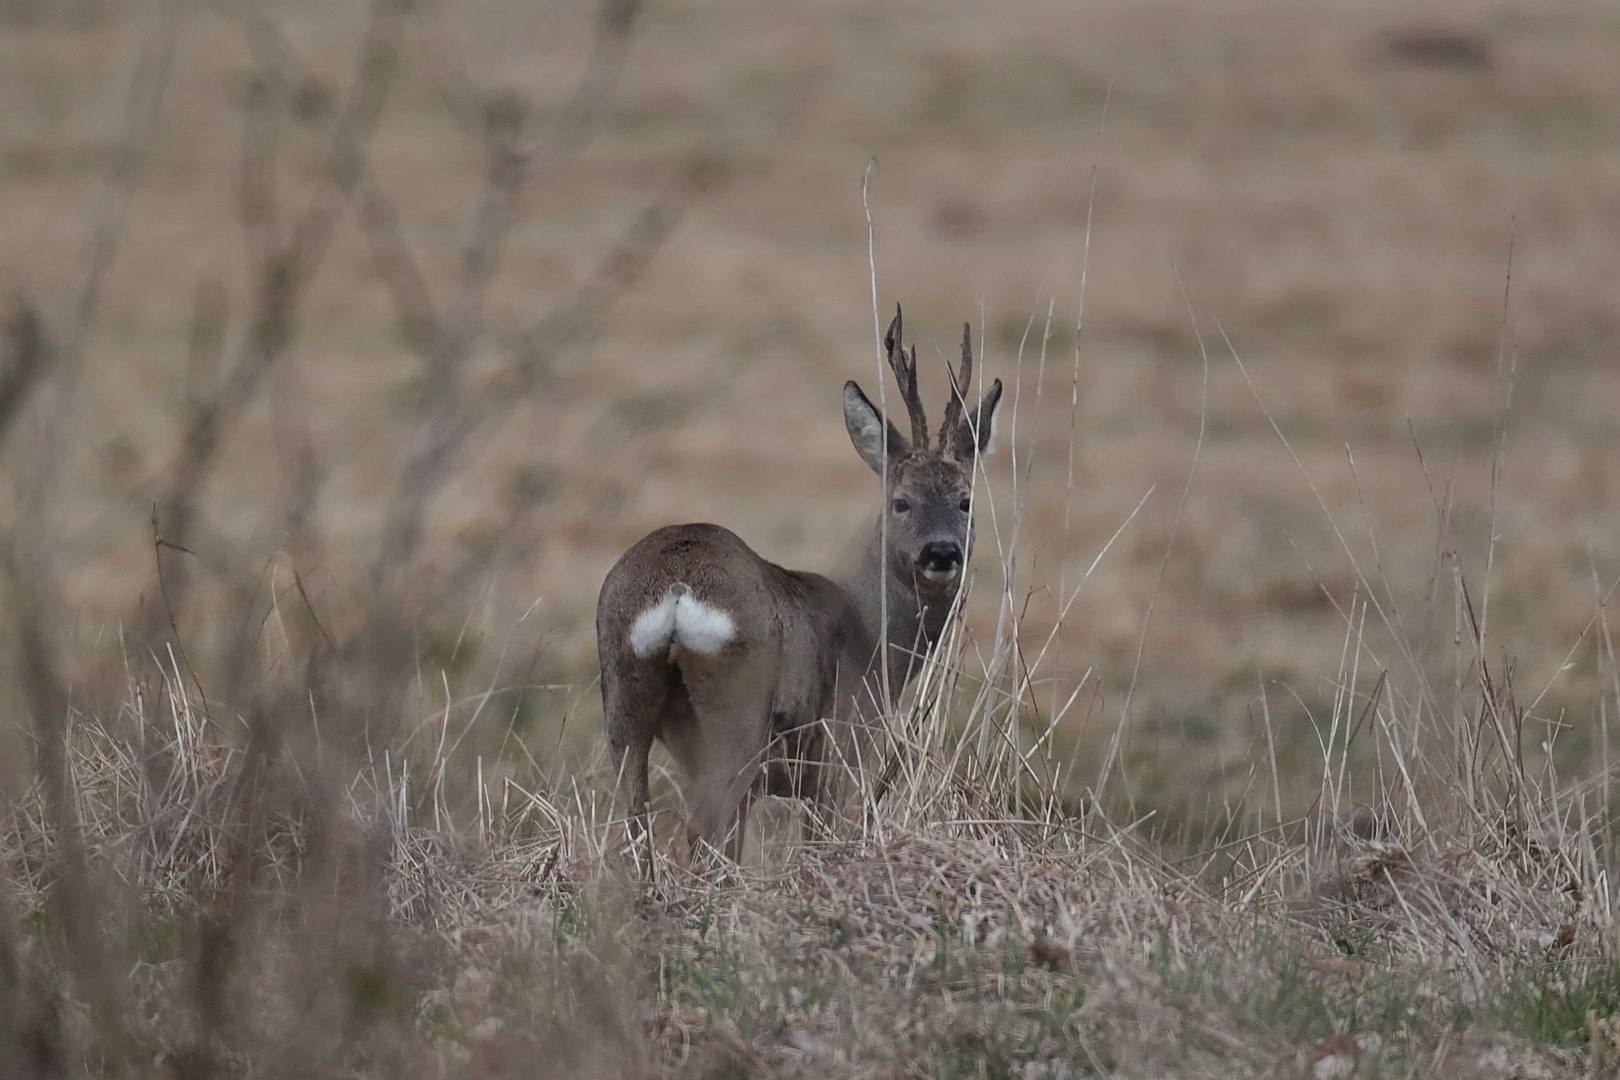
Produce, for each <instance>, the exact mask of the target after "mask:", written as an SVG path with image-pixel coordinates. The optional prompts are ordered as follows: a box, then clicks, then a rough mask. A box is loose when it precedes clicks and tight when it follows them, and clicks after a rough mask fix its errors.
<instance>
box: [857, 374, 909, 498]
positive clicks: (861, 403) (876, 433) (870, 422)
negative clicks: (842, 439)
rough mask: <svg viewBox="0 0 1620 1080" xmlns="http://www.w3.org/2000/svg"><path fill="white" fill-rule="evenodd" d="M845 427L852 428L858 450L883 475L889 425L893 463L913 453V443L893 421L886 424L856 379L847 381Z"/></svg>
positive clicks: (890, 451) (862, 458) (864, 459)
mask: <svg viewBox="0 0 1620 1080" xmlns="http://www.w3.org/2000/svg"><path fill="white" fill-rule="evenodd" d="M844 427H845V428H847V429H848V430H849V441H850V442H852V443H854V444H855V452H856V453H857V454H859V455H861V460H862V461H864V462H866V463H867V464H868V465H870V466H871V467H872V471H873V472H875V473H877V474H878V475H879V476H881V475H883V429H884V428H885V427H887V428H888V429H889V433H888V437H889V442H888V445H889V464H890V465H893V464H894V463H895V462H896V461H899V460H900V459H901V458H903V457H905V456H907V455H908V454H910V453H911V444H910V443H909V442H907V441H906V437H905V436H904V435H902V434H900V432H899V431H897V430H895V426H894V425H893V424H887V425H886V424H884V422H883V417H881V416H879V415H878V411H877V409H876V408H874V407H873V405H872V403H871V402H870V401H868V400H867V398H866V395H865V394H863V393H861V388H860V387H859V386H856V385H855V382H854V381H853V380H851V381H850V382H847V383H845V384H844Z"/></svg>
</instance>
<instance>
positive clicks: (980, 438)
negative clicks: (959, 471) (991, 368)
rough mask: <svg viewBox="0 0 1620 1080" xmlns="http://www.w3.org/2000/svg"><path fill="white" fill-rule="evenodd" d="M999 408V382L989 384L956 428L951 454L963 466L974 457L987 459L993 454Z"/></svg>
mask: <svg viewBox="0 0 1620 1080" xmlns="http://www.w3.org/2000/svg"><path fill="white" fill-rule="evenodd" d="M1000 408H1001V380H1000V379H997V380H996V381H995V382H993V383H991V384H990V389H989V390H986V391H985V393H984V397H982V398H980V399H979V404H978V406H977V407H976V408H975V409H974V410H973V411H972V412H971V413H969V414H968V415H967V416H966V417H965V418H964V419H963V420H962V422H961V423H960V424H958V425H957V427H956V438H955V439H954V440H952V442H951V452H952V453H954V454H955V455H956V459H957V460H958V461H960V462H962V463H963V464H964V465H968V464H972V462H973V459H974V458H975V457H987V456H989V455H990V454H992V453H994V452H995V448H994V446H992V445H991V444H992V443H994V442H995V438H996V413H997V411H999V410H1000Z"/></svg>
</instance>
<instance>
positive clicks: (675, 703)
mask: <svg viewBox="0 0 1620 1080" xmlns="http://www.w3.org/2000/svg"><path fill="white" fill-rule="evenodd" d="M884 345H885V347H886V349H887V351H888V361H889V366H890V368H891V369H893V371H894V376H895V381H896V382H897V383H898V384H899V387H900V396H901V398H902V400H904V402H905V405H906V412H907V413H908V414H909V415H910V418H911V438H910V439H909V440H908V439H907V438H905V437H904V436H903V435H901V434H900V432H899V431H898V430H896V429H895V426H894V425H893V424H892V423H889V422H887V420H886V418H884V417H882V416H880V415H879V413H878V410H877V409H876V408H875V407H873V405H872V402H871V401H869V400H868V399H867V397H866V395H865V394H863V393H862V392H861V388H860V387H859V386H857V385H856V384H855V383H854V382H847V383H845V384H844V426H845V427H846V428H847V429H848V431H849V437H850V441H851V442H853V443H854V444H855V451H856V453H858V454H860V456H861V459H862V460H863V461H865V462H866V463H867V464H868V465H870V466H871V467H872V471H873V472H876V473H878V475H879V478H880V479H883V478H884V477H883V470H884V467H885V465H887V468H888V476H887V482H886V483H885V484H884V485H883V488H884V491H885V493H886V495H887V499H888V502H887V505H886V506H885V507H884V508H883V510H882V516H880V517H879V518H878V521H877V524H876V525H875V526H874V527H873V530H872V538H871V541H870V542H869V543H868V544H867V546H866V553H865V556H864V557H863V558H862V560H861V563H860V566H859V568H858V569H857V570H856V571H855V573H854V574H853V575H852V576H851V577H850V578H849V579H848V580H847V581H846V582H845V583H844V584H843V585H838V584H836V583H834V582H833V581H830V580H828V579H827V578H825V577H822V576H821V575H820V574H811V573H805V572H802V571H796V570H785V569H783V568H782V567H780V566H777V565H775V564H774V563H770V562H767V561H765V560H764V559H762V558H761V557H760V556H758V555H756V554H755V553H754V552H753V550H752V549H750V548H749V547H748V545H747V544H745V543H743V542H742V540H740V539H739V538H738V537H737V536H736V535H735V534H733V533H731V532H729V531H728V530H726V529H723V528H721V527H720V526H718V525H671V526H668V527H666V528H662V529H659V530H657V531H656V532H653V533H651V534H649V535H648V536H646V537H645V538H643V539H642V540H641V541H639V542H638V543H636V544H635V545H634V546H633V547H631V548H630V550H629V551H626V552H625V553H624V556H623V557H622V558H620V559H619V561H618V563H617V564H615V565H614V567H613V569H612V570H610V571H609V572H608V575H607V580H605V581H604V582H603V583H602V593H601V597H600V599H599V600H598V602H597V607H596V641H597V650H598V654H599V657H600V660H601V664H602V711H603V719H604V723H605V726H606V728H607V737H608V742H609V744H610V745H611V747H612V750H613V765H614V768H615V769H616V770H617V772H618V775H619V785H620V787H621V789H622V790H623V792H624V794H625V795H626V796H627V798H628V801H629V803H630V815H631V823H632V836H633V837H634V840H635V843H636V844H637V846H638V848H639V845H640V843H641V842H643V841H645V840H647V839H648V838H649V837H650V835H651V834H650V832H649V831H648V821H647V798H648V795H647V754H648V752H649V751H650V750H651V748H652V744H653V740H654V739H659V740H662V741H663V743H664V744H665V745H666V746H667V747H668V748H669V751H670V753H671V754H672V755H673V756H674V758H675V760H676V762H677V763H678V764H679V765H680V768H681V771H682V772H683V773H684V774H685V783H684V784H683V787H684V789H685V793H686V797H687V804H688V807H689V809H690V811H691V821H690V823H689V833H690V834H692V835H694V836H696V837H701V838H702V839H703V840H704V841H706V842H708V843H709V844H710V845H713V846H715V847H719V846H720V844H721V842H722V841H724V842H725V851H726V854H727V855H728V856H729V857H731V858H732V859H737V858H739V857H740V856H741V854H742V846H743V834H744V830H745V828H746V824H747V817H748V808H749V802H750V801H751V799H752V797H753V795H754V794H755V793H756V792H757V791H758V790H765V791H768V792H769V793H770V794H782V795H789V794H791V795H797V796H800V797H804V798H810V799H813V800H816V801H818V802H821V801H825V799H826V782H825V778H824V777H822V775H821V773H822V769H824V768H826V767H827V762H826V760H825V758H826V755H827V751H828V747H827V745H826V738H825V732H826V731H827V730H828V728H827V726H826V725H824V724H823V723H822V722H823V721H824V720H830V721H831V722H832V724H831V730H833V731H835V732H840V733H843V732H850V731H857V730H859V726H860V725H863V724H865V723H868V722H870V721H871V720H872V718H873V717H874V716H875V714H876V707H877V698H876V696H875V694H874V689H873V687H872V686H871V682H872V681H873V679H869V678H868V676H873V677H874V678H876V677H878V676H880V675H881V674H882V673H880V672H879V671H878V669H877V660H878V657H879V656H880V655H881V656H883V657H884V658H886V661H887V664H888V672H887V673H886V674H887V679H888V683H889V686H890V688H891V690H892V692H893V693H896V694H898V693H899V692H900V690H901V689H902V688H903V687H904V686H905V684H906V682H907V680H909V679H910V677H911V674H912V673H913V671H914V670H916V668H917V667H918V666H919V662H920V658H921V657H923V656H926V655H927V654H928V653H929V651H930V650H932V649H933V647H934V645H935V643H936V642H937V641H938V639H939V636H940V633H941V632H942V631H943V629H944V625H945V619H946V617H947V615H948V613H949V611H950V608H951V604H952V602H953V601H954V599H955V597H956V593H957V590H958V589H959V588H960V586H961V584H962V580H963V571H964V569H965V567H966V565H967V560H968V555H969V553H970V552H971V551H972V547H973V521H972V517H971V510H972V478H973V477H972V469H973V466H974V462H975V460H976V459H977V458H978V457H979V456H980V455H982V454H984V453H986V452H987V451H988V450H989V448H990V443H991V439H992V437H993V432H994V427H995V416H996V408H997V406H998V405H999V404H1000V402H1001V380H1000V379H997V380H995V381H994V382H993V383H992V384H991V386H990V389H989V391H988V392H987V393H986V394H985V395H984V398H983V400H981V401H980V402H979V404H978V406H977V407H976V408H975V409H974V410H973V412H972V413H971V414H970V415H969V416H967V417H964V416H963V415H962V406H963V403H964V397H963V395H965V394H966V393H967V392H968V388H969V385H970V380H971V379H972V376H973V348H972V340H971V335H970V333H969V328H968V327H967V326H963V328H962V364H961V369H960V374H952V376H951V382H952V386H951V398H950V401H949V402H948V403H947V404H946V406H945V419H944V423H943V424H942V425H941V427H940V431H939V438H938V441H937V443H936V444H934V445H932V446H931V445H930V441H929V437H928V422H927V419H926V417H925V415H924V413H923V407H922V402H921V400H920V399H919V398H918V396H917V349H916V346H912V348H911V351H910V354H909V355H908V354H907V352H906V350H905V348H904V347H903V345H902V344H901V322H900V311H899V309H898V308H896V309H895V316H894V321H893V322H891V323H890V324H889V329H888V333H887V334H886V335H885V336H884ZM880 642H881V648H880ZM769 751H774V752H773V753H771V757H770V760H767V753H768V752H769ZM764 766H768V768H762V767H764ZM639 855H640V852H639V851H638V857H639ZM650 868H651V863H650V861H649V862H646V863H644V864H643V872H644V873H646V872H648V871H649V870H650Z"/></svg>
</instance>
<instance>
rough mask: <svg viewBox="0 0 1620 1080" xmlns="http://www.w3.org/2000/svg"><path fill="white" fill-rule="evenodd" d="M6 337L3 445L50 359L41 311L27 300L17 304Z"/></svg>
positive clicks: (0, 402) (1, 364)
mask: <svg viewBox="0 0 1620 1080" xmlns="http://www.w3.org/2000/svg"><path fill="white" fill-rule="evenodd" d="M4 334H5V341H4V349H5V351H4V353H0V443H3V442H4V440H5V437H6V433H7V432H9V431H10V430H11V424H12V421H14V420H15V419H16V418H17V414H18V413H19V412H20V411H21V410H22V407H23V404H24V403H25V402H26V401H27V400H28V395H29V392H30V391H32V390H33V389H34V387H35V386H36V385H38V383H39V380H40V377H41V376H42V375H43V374H44V373H45V369H46V366H47V365H48V363H49V360H50V351H49V347H48V345H47V343H46V340H45V328H44V326H43V325H41V322H40V318H39V312H38V311H37V310H35V308H34V305H33V304H32V303H30V302H29V301H28V300H27V299H26V298H22V297H19V298H17V299H16V300H15V301H13V303H12V308H11V315H10V317H9V318H7V319H6V325H5V330H4Z"/></svg>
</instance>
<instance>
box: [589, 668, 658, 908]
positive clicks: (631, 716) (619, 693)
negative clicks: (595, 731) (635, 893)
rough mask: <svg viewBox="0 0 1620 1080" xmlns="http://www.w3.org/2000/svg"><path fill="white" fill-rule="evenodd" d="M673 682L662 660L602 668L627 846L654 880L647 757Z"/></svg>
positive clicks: (645, 875)
mask: <svg viewBox="0 0 1620 1080" xmlns="http://www.w3.org/2000/svg"><path fill="white" fill-rule="evenodd" d="M674 683H675V672H674V669H673V668H671V667H670V666H669V665H668V664H667V663H666V662H664V661H662V660H659V661H640V662H637V663H635V664H634V665H632V666H631V667H629V668H628V669H627V670H614V671H612V672H609V671H607V670H604V671H603V673H602V712H603V715H604V719H605V723H606V727H607V734H608V746H609V747H610V749H611V750H612V753H613V771H614V773H615V774H616V776H617V777H618V786H619V791H620V793H621V795H622V796H623V798H624V800H625V803H626V804H627V811H628V813H627V818H626V827H627V831H628V833H629V841H630V850H631V854H632V857H633V858H634V859H635V860H636V863H637V865H638V866H639V868H640V871H641V876H642V877H643V878H644V879H646V880H648V881H650V880H651V879H652V821H651V818H650V815H649V813H648V802H649V800H650V794H649V791H648V775H647V774H648V761H647V759H648V755H649V754H650V753H651V752H652V744H653V739H654V738H656V737H657V735H658V733H659V729H660V727H661V725H662V723H663V717H664V713H665V710H666V707H667V704H668V701H669V698H670V696H671V690H672V687H673V685H674Z"/></svg>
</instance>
